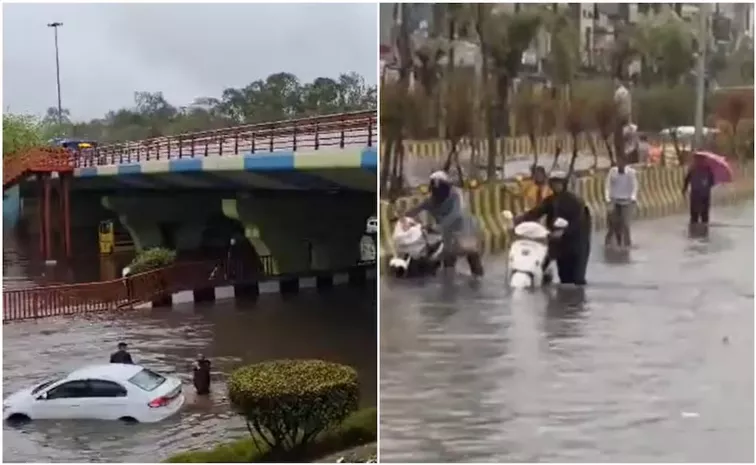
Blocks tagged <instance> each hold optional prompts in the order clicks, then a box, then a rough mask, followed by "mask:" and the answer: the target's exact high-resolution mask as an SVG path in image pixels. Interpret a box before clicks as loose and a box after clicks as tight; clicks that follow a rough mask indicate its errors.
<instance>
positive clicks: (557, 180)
mask: <svg viewBox="0 0 756 465" xmlns="http://www.w3.org/2000/svg"><path fill="white" fill-rule="evenodd" d="M549 184H550V186H551V190H552V191H553V192H554V194H553V195H550V196H548V197H546V198H545V199H544V200H543V201H542V202H541V203H539V204H538V205H536V206H535V207H534V208H532V209H530V210H528V211H526V212H525V213H523V214H522V215H520V216H518V217H517V218H515V220H514V222H515V224H519V223H521V222H523V221H540V219H541V218H542V217H543V216H545V217H546V226H547V227H548V228H554V222H555V221H556V219H557V218H562V219H564V220H567V222H568V225H567V227H566V228H564V229H552V242H551V243H550V244H549V255H550V257H549V258H550V259H551V258H554V259H556V263H557V272H558V273H559V281H560V282H561V283H562V284H576V285H579V286H582V285H585V284H586V280H585V274H586V270H587V268H588V258H589V256H590V254H591V213H590V210H588V207H587V206H586V204H585V202H584V201H583V199H581V198H580V197H578V196H577V195H575V194H573V193H572V192H569V191H568V190H567V175H566V174H565V173H563V172H552V173H551V176H550V179H549Z"/></svg>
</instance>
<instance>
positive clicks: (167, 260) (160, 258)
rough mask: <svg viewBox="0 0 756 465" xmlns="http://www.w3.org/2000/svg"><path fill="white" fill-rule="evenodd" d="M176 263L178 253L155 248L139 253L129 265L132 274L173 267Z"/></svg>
mask: <svg viewBox="0 0 756 465" xmlns="http://www.w3.org/2000/svg"><path fill="white" fill-rule="evenodd" d="M175 261H176V252H174V251H173V250H170V249H165V248H163V247H153V248H151V249H147V250H144V251H142V252H139V253H138V254H137V256H136V257H134V260H132V261H131V263H130V264H129V268H130V269H131V272H130V274H131V275H134V274H137V273H144V272H145V271H151V270H156V269H158V268H164V267H166V266H170V265H172V264H173V263H174V262H175Z"/></svg>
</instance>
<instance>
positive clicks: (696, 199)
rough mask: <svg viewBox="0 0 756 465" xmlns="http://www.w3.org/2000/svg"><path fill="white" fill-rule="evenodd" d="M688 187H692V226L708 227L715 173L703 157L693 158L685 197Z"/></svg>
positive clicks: (685, 183) (684, 192)
mask: <svg viewBox="0 0 756 465" xmlns="http://www.w3.org/2000/svg"><path fill="white" fill-rule="evenodd" d="M688 187H690V226H695V225H697V224H702V225H704V226H706V225H708V224H709V210H711V189H712V188H713V187H714V172H713V171H712V170H711V168H710V167H709V165H708V164H707V163H706V161H705V160H704V159H703V157H696V156H694V157H693V163H692V164H691V166H690V168H689V169H688V174H687V175H685V181H684V182H683V187H682V193H683V195H685V194H686V193H687V191H688Z"/></svg>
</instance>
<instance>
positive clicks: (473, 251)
mask: <svg viewBox="0 0 756 465" xmlns="http://www.w3.org/2000/svg"><path fill="white" fill-rule="evenodd" d="M422 211H427V212H428V213H429V214H430V215H431V216H432V217H433V219H434V220H435V221H436V223H437V225H438V227H439V229H440V230H441V235H442V237H443V241H444V268H446V269H451V268H454V266H455V265H456V263H457V257H458V256H459V255H464V256H465V257H466V258H467V263H468V265H469V266H470V273H472V275H473V276H476V277H480V276H483V261H482V259H481V256H480V251H479V245H478V243H479V240H478V230H477V225H476V223H475V219H474V218H473V217H472V215H471V214H470V213H469V212H468V211H467V209H466V208H465V204H464V200H463V198H462V192H461V191H460V190H459V189H455V188H454V186H453V185H452V182H451V179H450V178H449V175H448V174H447V173H446V172H445V171H436V172H434V173H433V174H431V176H430V196H428V198H426V199H425V200H424V201H423V202H421V203H420V204H419V205H417V206H415V207H414V208H411V209H410V210H409V211H407V212H406V213H405V217H409V218H413V217H416V216H417V215H419V214H420V213H421V212H422ZM402 221H403V223H402V227H404V228H407V227H409V223H408V222H407V221H406V218H405V219H402Z"/></svg>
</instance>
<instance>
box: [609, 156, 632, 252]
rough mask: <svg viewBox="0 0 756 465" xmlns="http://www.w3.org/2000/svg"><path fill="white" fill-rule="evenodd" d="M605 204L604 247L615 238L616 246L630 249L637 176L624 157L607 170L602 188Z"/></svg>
mask: <svg viewBox="0 0 756 465" xmlns="http://www.w3.org/2000/svg"><path fill="white" fill-rule="evenodd" d="M604 189H605V192H604V195H605V196H606V203H608V204H609V220H610V221H609V224H610V225H612V227H610V228H608V231H607V232H606V238H605V239H604V245H606V246H609V245H611V241H612V237H613V236H614V237H616V239H617V245H619V246H620V247H630V246H631V245H632V240H631V237H630V221H631V219H632V215H633V205H634V204H635V202H636V201H637V198H638V176H637V174H636V172H635V169H634V168H633V167H632V166H627V162H626V160H625V157H619V158H618V159H617V166H612V167H611V168H610V169H609V174H608V175H607V177H606V183H605V186H604Z"/></svg>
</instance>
